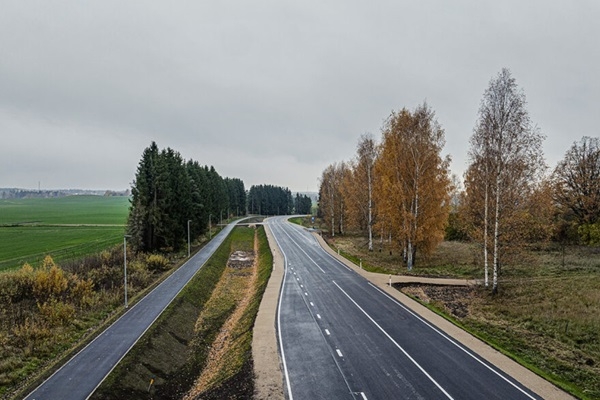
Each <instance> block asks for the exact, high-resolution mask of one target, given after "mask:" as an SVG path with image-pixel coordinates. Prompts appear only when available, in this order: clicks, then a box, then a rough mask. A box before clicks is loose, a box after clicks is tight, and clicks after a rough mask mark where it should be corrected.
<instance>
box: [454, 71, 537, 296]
mask: <svg viewBox="0 0 600 400" xmlns="http://www.w3.org/2000/svg"><path fill="white" fill-rule="evenodd" d="M526 104H527V102H526V98H525V94H524V92H523V90H522V89H519V88H518V86H517V84H516V81H515V79H514V78H513V77H512V75H511V73H510V71H509V70H508V69H506V68H504V69H502V70H501V71H500V73H499V74H498V75H497V76H496V77H495V78H494V79H492V80H491V81H490V83H489V86H488V88H487V89H486V91H485V92H484V94H483V99H482V100H481V105H480V108H479V118H478V121H477V124H476V126H475V129H474V132H473V136H472V137H471V140H470V146H471V147H470V151H469V158H470V160H471V164H470V166H469V168H468V170H467V173H466V180H465V187H466V190H467V197H468V199H469V201H472V202H475V203H476V204H477V201H479V204H481V206H482V207H483V212H482V214H483V217H482V219H483V221H482V222H483V224H482V225H483V226H482V235H481V237H482V239H483V257H484V265H485V269H486V271H487V263H488V250H491V252H492V268H493V273H492V275H493V276H492V291H493V293H497V291H498V274H499V271H500V262H501V258H502V254H501V251H502V246H503V245H504V244H509V243H510V242H508V241H503V235H504V236H506V237H508V236H509V235H508V234H509V233H510V234H511V235H512V237H515V234H516V233H518V232H515V231H514V230H512V231H511V229H513V228H516V227H517V226H518V224H515V223H511V222H515V216H516V215H517V214H518V213H517V211H518V210H519V208H520V207H521V205H522V204H524V203H525V201H524V200H525V199H526V198H527V196H528V195H529V194H530V193H531V189H532V186H533V184H534V183H535V182H537V181H538V180H539V178H540V177H541V173H542V172H543V170H544V168H545V164H544V160H543V154H542V140H543V136H542V135H541V134H540V133H539V130H538V129H536V128H535V127H534V126H533V125H532V123H531V120H530V118H529V113H528V112H527V108H526ZM478 199H479V200H478ZM482 199H483V200H482ZM490 240H491V243H488V242H489V241H490ZM486 284H487V272H486Z"/></svg>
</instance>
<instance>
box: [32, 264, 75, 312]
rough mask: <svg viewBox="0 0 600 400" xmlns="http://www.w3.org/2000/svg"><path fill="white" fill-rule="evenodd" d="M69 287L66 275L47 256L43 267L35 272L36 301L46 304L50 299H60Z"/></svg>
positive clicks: (34, 289)
mask: <svg viewBox="0 0 600 400" xmlns="http://www.w3.org/2000/svg"><path fill="white" fill-rule="evenodd" d="M67 286H68V280H67V278H66V277H65V273H64V271H63V270H62V269H60V268H59V267H58V266H57V265H56V264H55V263H54V261H53V260H52V257H50V256H46V258H44V261H43V263H42V267H41V268H40V269H38V270H37V271H35V276H34V280H33V295H34V297H35V298H36V300H38V301H40V302H46V301H47V300H49V299H56V298H58V297H60V296H61V295H62V294H63V293H64V292H65V291H66V290H67Z"/></svg>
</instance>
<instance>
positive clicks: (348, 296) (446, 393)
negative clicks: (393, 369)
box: [332, 281, 453, 400]
mask: <svg viewBox="0 0 600 400" xmlns="http://www.w3.org/2000/svg"><path fill="white" fill-rule="evenodd" d="M332 282H333V284H334V285H335V286H337V288H338V289H340V291H341V292H342V293H344V294H345V295H346V297H347V298H348V299H350V301H351V302H352V303H354V305H355V306H356V307H357V308H358V309H359V310H360V311H361V312H362V313H363V314H365V316H366V317H367V318H369V320H371V322H372V323H373V324H374V325H375V326H376V327H377V328H378V329H379V330H380V331H381V332H383V334H384V335H385V336H386V337H387V338H388V339H390V340H391V342H392V343H393V344H394V345H395V346H396V347H397V348H399V349H400V351H401V352H402V353H404V355H405V356H406V358H408V359H409V360H410V361H411V362H412V363H413V364H414V365H415V366H416V367H417V368H418V369H419V370H421V372H422V373H423V374H424V375H425V376H426V377H427V378H429V380H430V381H431V382H433V384H434V385H435V386H437V388H438V389H440V390H441V391H442V393H444V394H445V395H446V397H447V398H449V399H452V400H453V397H452V396H450V394H449V393H448V392H446V390H444V388H443V387H442V386H441V385H440V384H439V383H437V381H436V380H435V379H433V377H432V376H431V375H429V373H428V372H427V371H425V369H424V368H423V367H421V365H420V364H419V363H418V362H417V361H416V360H415V359H414V358H412V357H411V355H410V354H408V353H407V352H406V350H404V348H402V346H400V345H399V344H398V342H396V341H395V340H394V338H393V337H391V336H390V334H389V333H387V332H386V331H385V329H383V328H382V327H381V325H379V324H378V323H377V322H376V321H375V320H374V319H373V318H372V317H371V316H370V315H369V314H367V312H366V311H365V310H363V308H362V307H361V306H359V305H358V303H357V302H356V301H354V299H353V298H352V297H350V295H349V294H348V293H346V291H345V290H344V289H342V288H341V287H340V285H338V284H337V282H336V281H332Z"/></svg>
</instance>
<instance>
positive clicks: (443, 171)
mask: <svg viewBox="0 0 600 400" xmlns="http://www.w3.org/2000/svg"><path fill="white" fill-rule="evenodd" d="M444 143H445V140H444V131H443V129H442V128H441V126H440V125H439V123H438V122H437V121H436V120H435V114H434V112H433V111H432V110H431V109H430V108H429V106H428V105H427V104H426V103H424V104H423V105H421V106H418V107H417V108H416V109H415V110H414V112H410V111H409V110H407V109H406V108H403V109H402V110H400V112H398V113H396V112H392V114H391V115H390V117H389V118H388V120H387V121H386V123H385V125H384V128H383V139H382V144H381V151H380V154H379V157H378V159H377V162H376V164H375V174H376V176H377V180H376V182H377V186H376V193H377V194H376V200H377V207H378V214H381V215H382V216H383V217H384V218H386V219H388V221H389V224H390V225H391V228H392V230H393V232H394V238H395V239H396V241H397V242H398V244H399V246H400V248H401V249H402V251H403V255H404V259H405V262H406V266H407V268H408V270H411V269H412V268H413V266H414V263H415V259H416V254H417V249H419V251H421V252H423V253H424V254H428V253H430V252H431V251H432V250H433V249H434V248H435V246H436V245H437V244H438V243H439V242H440V241H441V240H442V239H443V237H444V227H445V224H446V223H447V220H448V212H449V206H450V201H449V200H450V199H449V188H450V178H449V171H448V165H449V159H448V158H446V159H444V158H442V156H441V151H442V148H443V146H444Z"/></svg>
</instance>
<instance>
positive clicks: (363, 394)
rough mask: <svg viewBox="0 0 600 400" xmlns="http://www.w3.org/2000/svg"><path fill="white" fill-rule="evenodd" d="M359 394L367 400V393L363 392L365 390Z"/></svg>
mask: <svg viewBox="0 0 600 400" xmlns="http://www.w3.org/2000/svg"><path fill="white" fill-rule="evenodd" d="M360 395H361V396H362V398H363V400H369V399H367V395H366V394H365V392H360Z"/></svg>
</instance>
